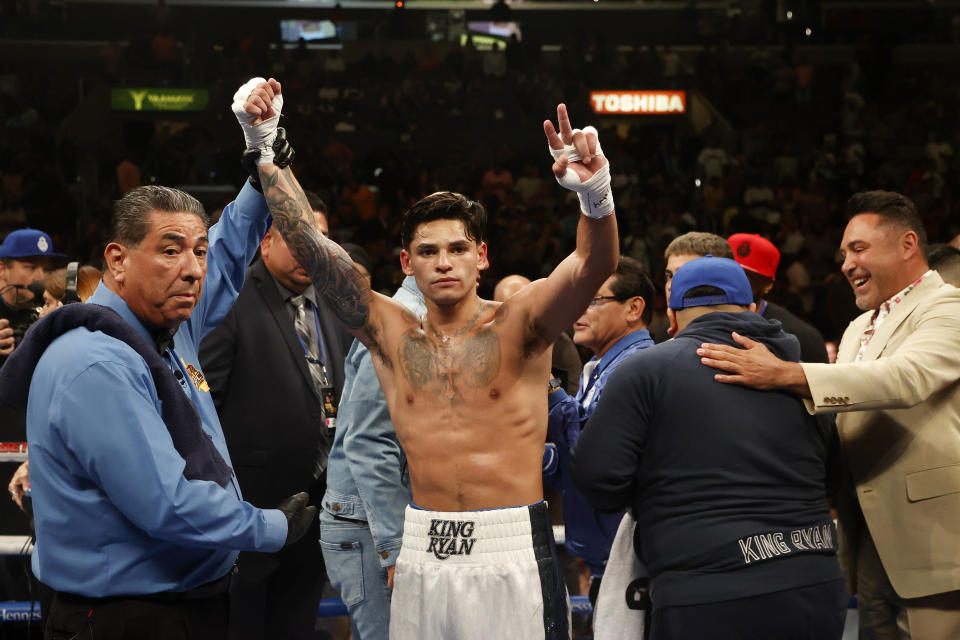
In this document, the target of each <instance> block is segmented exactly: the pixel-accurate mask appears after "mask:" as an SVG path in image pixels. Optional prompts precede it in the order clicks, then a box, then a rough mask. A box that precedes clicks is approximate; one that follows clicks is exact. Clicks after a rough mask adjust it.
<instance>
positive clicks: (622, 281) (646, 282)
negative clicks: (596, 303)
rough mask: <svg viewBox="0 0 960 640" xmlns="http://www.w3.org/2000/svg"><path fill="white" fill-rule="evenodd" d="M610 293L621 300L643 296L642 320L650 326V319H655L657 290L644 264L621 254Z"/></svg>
mask: <svg viewBox="0 0 960 640" xmlns="http://www.w3.org/2000/svg"><path fill="white" fill-rule="evenodd" d="M610 293H612V294H613V296H614V297H615V298H616V299H617V300H619V301H620V302H625V301H626V300H629V299H630V298H633V297H640V298H643V313H642V314H641V315H640V321H641V322H643V324H645V325H647V326H650V321H651V320H653V306H654V297H655V296H656V292H655V291H654V289H653V282H652V281H651V280H650V276H648V275H647V272H646V271H645V270H644V268H643V265H641V264H640V263H639V262H638V261H636V260H634V259H633V258H630V257H627V256H620V259H619V260H618V261H617V270H616V271H615V272H614V278H613V280H612V281H611V282H610Z"/></svg>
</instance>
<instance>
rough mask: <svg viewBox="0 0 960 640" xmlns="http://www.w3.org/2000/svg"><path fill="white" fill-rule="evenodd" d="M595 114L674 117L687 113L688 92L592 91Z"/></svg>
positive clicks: (592, 104) (591, 98)
mask: <svg viewBox="0 0 960 640" xmlns="http://www.w3.org/2000/svg"><path fill="white" fill-rule="evenodd" d="M590 105H591V106H592V107H593V112H594V113H602V114H622V115H648V114H649V115H658V114H663V115H674V114H679V113H686V112H687V92H686V91H591V92H590Z"/></svg>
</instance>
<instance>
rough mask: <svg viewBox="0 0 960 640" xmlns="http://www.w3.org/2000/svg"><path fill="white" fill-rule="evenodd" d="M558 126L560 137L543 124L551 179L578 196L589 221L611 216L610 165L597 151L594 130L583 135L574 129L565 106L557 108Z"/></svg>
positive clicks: (552, 128)
mask: <svg viewBox="0 0 960 640" xmlns="http://www.w3.org/2000/svg"><path fill="white" fill-rule="evenodd" d="M557 125H558V126H559V128H560V133H559V135H558V134H557V130H556V129H555V128H554V126H553V123H552V122H551V121H549V120H545V121H544V123H543V132H544V133H545V134H546V136H547V144H548V146H549V151H550V155H551V156H552V157H553V159H554V163H553V175H554V177H555V178H556V179H557V182H558V183H559V184H560V186H561V187H563V188H564V189H569V190H570V191H573V192H575V193H576V194H577V196H579V198H580V209H581V210H582V211H583V213H584V215H586V216H587V217H590V218H602V217H604V216H607V215H610V214H611V213H613V194H612V193H611V191H610V163H609V162H607V159H606V158H605V157H604V155H603V149H601V148H600V141H599V140H598V139H597V130H596V129H594V128H593V127H585V128H584V129H583V130H582V131H581V130H580V129H574V128H573V127H572V126H571V125H570V117H569V116H568V115H567V107H566V105H564V104H559V105H557Z"/></svg>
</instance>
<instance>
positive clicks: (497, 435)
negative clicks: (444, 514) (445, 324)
mask: <svg viewBox="0 0 960 640" xmlns="http://www.w3.org/2000/svg"><path fill="white" fill-rule="evenodd" d="M515 315H516V314H515ZM525 331H527V329H526V328H525V327H523V326H522V322H521V321H520V319H519V318H511V317H510V309H509V307H508V306H507V305H506V304H505V305H498V304H497V303H490V302H482V301H480V302H479V311H478V313H477V315H476V317H475V318H474V319H473V320H471V321H470V322H468V323H467V324H466V325H465V326H463V327H461V328H460V329H458V330H456V331H453V332H451V333H449V334H442V333H440V332H439V331H436V330H435V329H434V328H433V326H432V325H431V324H430V322H429V320H428V319H426V318H423V319H419V318H414V317H413V316H411V315H409V314H407V316H405V320H404V323H403V326H402V327H390V328H388V330H387V331H386V332H385V338H387V339H385V340H384V343H385V344H387V345H389V347H388V348H387V349H386V350H384V351H383V352H382V354H383V355H382V357H379V358H374V359H373V361H374V365H375V367H376V369H377V374H378V376H379V378H380V382H381V386H382V387H383V390H384V394H385V396H386V398H387V405H388V406H389V409H390V416H391V418H392V420H393V424H394V426H395V428H396V431H397V436H398V437H399V439H400V443H401V445H402V446H403V449H404V452H405V453H406V456H407V460H408V462H409V464H410V480H411V485H412V490H413V499H414V502H416V503H417V504H418V505H419V506H421V507H424V508H427V509H432V510H436V511H465V510H471V509H488V508H493V507H503V506H512V505H521V504H529V503H532V502H537V501H538V500H541V499H542V497H543V489H542V481H541V459H542V455H543V443H544V439H545V437H546V429H547V393H546V384H545V383H546V380H547V377H548V372H549V370H550V351H549V349H545V348H543V347H541V346H540V345H538V344H537V342H536V341H535V340H534V339H533V338H532V337H528V336H525ZM391 334H392V335H391ZM390 338H393V339H390Z"/></svg>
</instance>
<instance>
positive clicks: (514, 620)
mask: <svg viewBox="0 0 960 640" xmlns="http://www.w3.org/2000/svg"><path fill="white" fill-rule="evenodd" d="M251 82H252V81H251ZM251 89H252V93H250V91H251ZM277 89H279V85H276V86H275V85H274V84H273V82H272V81H271V83H265V82H262V83H259V84H256V86H255V87H254V86H251V83H248V85H245V87H243V88H241V90H240V91H238V93H237V96H235V98H236V101H235V103H234V111H235V113H237V116H238V119H239V120H240V122H241V126H242V127H243V128H244V130H245V132H248V131H249V134H248V136H247V140H248V148H259V149H260V150H261V154H262V155H261V159H260V160H259V163H260V164H259V170H260V178H261V182H262V184H263V188H264V194H265V196H266V199H267V203H268V204H269V206H270V209H271V211H272V212H273V216H274V224H275V225H277V228H278V230H279V231H280V233H281V234H282V235H283V237H284V239H285V240H286V241H287V244H288V245H289V246H290V249H291V251H292V252H293V254H294V255H295V256H296V258H297V260H298V261H299V262H300V264H301V265H303V267H304V268H305V269H306V270H307V272H308V273H310V274H312V275H313V277H314V280H315V286H316V288H317V291H318V293H320V294H321V295H323V296H324V297H325V299H326V300H327V302H328V303H329V305H330V307H331V309H333V310H334V312H335V313H336V314H337V315H338V316H339V317H340V319H341V320H342V321H343V322H344V324H345V325H346V326H347V328H348V329H349V330H350V331H351V332H353V334H354V335H355V336H356V337H357V338H358V339H360V340H361V341H362V342H363V343H364V344H365V345H366V346H367V347H368V348H369V350H370V352H371V354H372V356H373V363H374V367H375V369H376V372H377V376H378V378H379V380H380V384H381V386H382V388H383V391H384V395H385V396H386V399H387V404H388V406H389V409H390V415H391V417H392V419H393V423H394V426H395V428H396V430H397V435H398V437H399V439H400V442H401V444H402V446H403V449H404V451H405V452H406V455H407V459H408V461H409V465H410V480H411V488H412V492H413V500H414V503H415V505H411V506H410V507H408V508H407V512H406V520H405V524H404V538H403V547H402V550H401V552H400V556H399V559H398V561H397V564H396V573H395V578H394V580H395V593H394V596H393V602H392V606H391V623H390V637H391V638H394V639H398V640H406V639H408V638H409V639H414V638H416V639H418V640H419V639H422V638H451V637H456V638H474V637H476V638H480V637H483V638H506V637H524V638H527V637H529V638H537V637H539V638H563V637H568V636H569V631H568V615H567V611H566V593H565V589H564V587H563V581H562V578H561V576H560V575H559V571H558V568H557V563H556V561H555V560H554V557H553V543H552V535H551V529H550V522H549V518H548V517H547V511H546V505H545V504H544V503H543V493H542V487H543V483H542V480H541V457H542V452H543V443H544V440H545V436H546V429H547V394H546V393H545V389H544V381H545V380H546V377H547V372H548V371H549V369H550V355H551V352H550V346H551V345H552V344H553V341H554V340H555V339H556V337H557V336H558V335H559V334H560V332H561V331H563V330H564V329H565V328H566V327H568V326H570V325H571V324H572V323H573V321H574V320H576V319H577V317H579V315H580V314H581V313H582V312H583V310H584V309H586V307H587V305H588V304H589V302H590V299H591V298H592V297H593V296H594V295H595V294H596V291H597V289H598V288H599V287H600V286H601V285H602V284H603V282H604V281H605V280H606V279H607V277H608V276H609V275H610V274H611V273H613V270H614V268H615V267H616V264H617V256H618V249H619V248H618V241H617V225H616V218H615V216H614V215H612V214H613V198H612V194H611V193H610V177H609V176H610V174H609V167H608V163H607V160H606V159H605V158H604V157H603V156H602V151H601V150H600V147H599V145H598V143H597V138H596V132H595V131H594V130H590V129H588V130H587V132H582V131H579V130H578V131H574V130H573V129H572V128H571V125H570V120H569V118H568V116H567V111H566V107H565V106H564V105H562V104H561V105H559V106H558V107H557V118H558V121H559V130H560V133H559V135H558V134H557V131H556V130H555V129H554V127H553V124H552V123H551V122H549V121H546V122H544V125H543V127H544V132H545V133H546V136H547V142H548V144H549V146H550V149H551V154H552V155H553V156H554V158H555V162H554V165H553V171H554V174H555V175H556V176H557V180H558V181H559V182H560V183H561V184H562V185H563V186H565V187H566V188H568V189H571V190H574V191H577V192H578V194H579V195H580V201H581V208H582V210H583V215H582V216H581V218H580V223H579V228H578V230H577V247H576V249H575V251H574V252H573V253H572V254H571V255H570V256H568V257H567V258H566V259H565V260H563V262H561V263H560V265H559V266H558V267H557V268H556V269H555V270H554V271H553V273H551V274H550V276H549V277H547V278H545V279H542V280H539V281H537V282H534V283H532V284H531V285H529V286H527V287H526V288H525V289H523V291H521V292H520V293H518V294H517V295H515V296H513V297H512V298H511V299H510V300H508V301H506V302H504V303H495V302H489V301H486V300H482V299H480V298H479V297H478V295H477V292H476V282H477V274H478V272H479V271H480V270H481V269H483V268H485V267H486V265H487V246H486V243H485V242H484V241H483V233H484V223H485V218H486V214H485V212H484V209H483V206H482V205H481V204H480V203H478V202H475V201H472V200H469V199H468V198H466V197H465V196H462V195H460V194H456V193H450V192H439V193H434V194H432V195H429V196H427V197H426V198H423V199H422V200H420V201H419V202H418V203H416V204H415V205H413V207H411V208H410V210H409V211H408V212H407V213H406V214H405V215H404V218H403V222H402V229H401V236H402V237H401V242H402V245H403V250H402V251H401V254H400V262H401V266H402V268H403V272H404V273H405V274H407V275H412V276H414V277H415V279H416V281H417V286H418V288H419V289H420V291H422V292H423V295H424V298H425V300H426V306H427V313H426V315H425V316H424V317H416V316H415V315H413V314H411V313H410V312H409V311H407V310H406V309H405V308H404V307H403V306H402V305H400V304H398V303H397V302H395V301H394V300H392V299H390V298H388V297H386V296H382V295H380V294H377V293H374V292H371V291H370V289H369V286H368V285H367V283H366V281H365V280H364V279H363V278H362V277H360V274H359V272H358V271H357V270H356V269H355V268H354V266H353V263H352V262H351V261H350V259H349V257H348V256H347V254H346V253H345V252H343V250H342V249H341V248H340V247H339V246H338V245H336V244H335V243H333V242H332V241H329V240H327V239H326V238H324V237H323V236H322V235H321V234H320V233H319V232H318V231H317V230H316V228H315V227H314V226H313V222H312V214H311V213H310V209H309V206H308V205H307V202H306V199H305V198H304V195H303V191H302V189H301V188H300V186H299V184H298V183H297V181H296V179H295V178H294V176H293V174H292V172H291V171H290V169H289V168H287V169H283V170H278V169H277V167H276V166H275V165H273V164H272V160H271V156H270V153H269V147H270V145H269V140H261V139H258V136H257V135H256V126H257V124H258V123H259V122H260V121H261V119H262V118H271V117H274V116H273V109H272V107H271V104H272V101H273V100H277V99H279V98H280V96H279V95H276V93H277V91H276V90H277ZM245 95H246V96H248V97H247V98H246V99H245V100H244V96H245ZM251 142H252V144H251ZM337 506H338V505H333V506H332V508H333V510H334V511H336V510H337Z"/></svg>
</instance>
